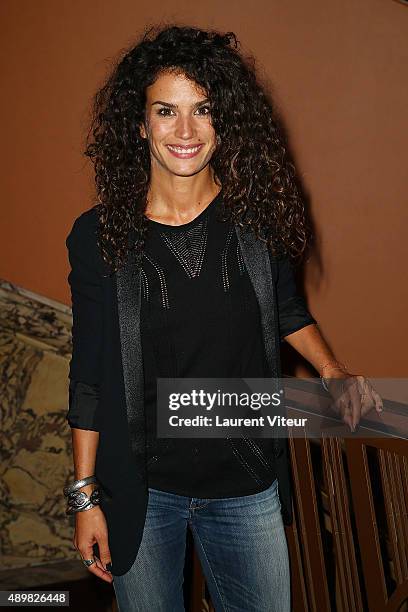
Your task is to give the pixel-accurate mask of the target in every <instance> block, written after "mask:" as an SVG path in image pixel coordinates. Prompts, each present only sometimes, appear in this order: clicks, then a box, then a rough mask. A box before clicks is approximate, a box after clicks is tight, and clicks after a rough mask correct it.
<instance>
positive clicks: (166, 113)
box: [157, 106, 173, 117]
mask: <svg viewBox="0 0 408 612" xmlns="http://www.w3.org/2000/svg"><path fill="white" fill-rule="evenodd" d="M172 112H173V111H172V110H171V108H167V106H164V107H163V108H160V109H159V110H158V111H157V114H158V115H161V116H162V117H169V116H171V113H172Z"/></svg>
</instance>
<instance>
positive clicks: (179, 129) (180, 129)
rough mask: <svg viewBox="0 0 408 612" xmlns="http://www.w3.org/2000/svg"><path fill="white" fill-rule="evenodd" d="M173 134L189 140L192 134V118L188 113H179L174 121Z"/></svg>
mask: <svg viewBox="0 0 408 612" xmlns="http://www.w3.org/2000/svg"><path fill="white" fill-rule="evenodd" d="M175 136H176V137H177V138H182V139H183V140H190V139H191V138H192V137H193V136H194V119H193V117H191V116H190V115H183V114H181V113H180V114H179V116H178V117H177V122H176V131H175Z"/></svg>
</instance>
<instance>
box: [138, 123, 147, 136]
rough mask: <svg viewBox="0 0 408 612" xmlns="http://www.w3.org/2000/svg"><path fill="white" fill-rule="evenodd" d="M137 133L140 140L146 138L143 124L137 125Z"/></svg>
mask: <svg viewBox="0 0 408 612" xmlns="http://www.w3.org/2000/svg"><path fill="white" fill-rule="evenodd" d="M139 133H140V136H141V138H147V132H146V126H145V124H144V123H139Z"/></svg>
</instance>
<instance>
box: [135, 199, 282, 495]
mask: <svg viewBox="0 0 408 612" xmlns="http://www.w3.org/2000/svg"><path fill="white" fill-rule="evenodd" d="M221 205H222V199H221V194H219V195H218V196H217V197H216V198H215V199H214V200H213V201H212V202H211V203H210V204H209V205H208V206H207V208H206V209H204V210H203V211H202V212H201V213H200V214H199V215H198V216H197V217H196V218H195V219H193V220H192V221H190V222H189V223H186V224H184V225H181V226H169V225H164V224H162V223H158V222H155V221H152V220H149V228H148V234H147V238H146V243H145V250H144V257H143V262H142V312H141V327H142V345H143V361H144V376H145V414H146V424H147V457H148V483H149V486H150V487H153V488H156V489H160V490H164V491H169V492H172V493H177V494H180V495H186V496H191V497H205V498H211V497H233V496H239V495H247V494H251V493H255V492H258V491H262V490H264V489H265V488H266V487H268V486H269V485H270V484H271V483H272V482H273V480H274V478H275V472H274V467H273V464H272V463H270V462H269V464H268V462H267V454H268V453H267V452H263V451H267V449H268V448H269V447H270V444H271V440H268V439H266V440H265V439H256V440H252V445H254V444H255V445H256V446H255V447H254V446H253V447H252V448H255V452H251V453H250V454H249V455H250V456H249V460H246V461H240V460H237V456H236V450H234V445H233V443H231V442H230V441H229V440H226V439H219V438H218V439H197V438H191V439H186V438H184V439H175V438H172V439H157V438H156V383H157V380H156V379H157V377H170V378H172V377H175V378H205V377H209V378H210V377H222V378H245V377H253V378H263V377H266V376H268V373H267V366H266V359H265V354H264V347H263V341H262V330H261V327H260V315H259V307H258V302H257V299H256V296H255V293H254V290H253V287H252V284H251V281H250V279H249V276H248V274H247V272H246V269H245V266H244V263H243V259H242V255H241V252H240V249H239V245H238V240H237V236H236V233H235V231H234V226H233V225H232V223H229V222H227V221H226V222H221V221H219V220H218V218H217V216H216V212H217V210H218V208H219V207H221ZM257 447H258V449H260V450H261V453H259V450H258V451H257ZM248 463H249V465H248Z"/></svg>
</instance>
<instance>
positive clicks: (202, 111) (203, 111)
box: [197, 106, 210, 115]
mask: <svg viewBox="0 0 408 612" xmlns="http://www.w3.org/2000/svg"><path fill="white" fill-rule="evenodd" d="M197 113H198V114H199V115H209V114H210V107H209V106H200V108H198V109H197Z"/></svg>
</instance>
